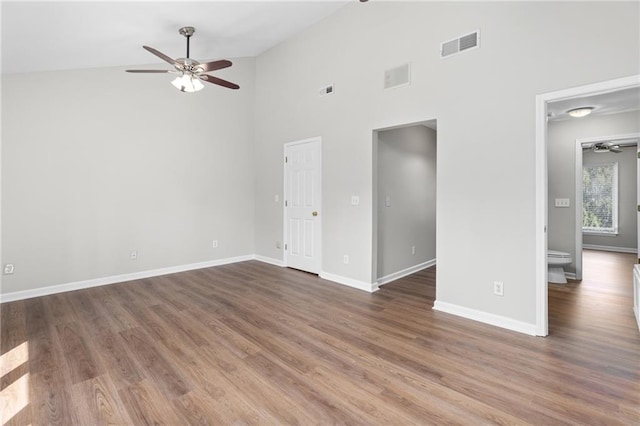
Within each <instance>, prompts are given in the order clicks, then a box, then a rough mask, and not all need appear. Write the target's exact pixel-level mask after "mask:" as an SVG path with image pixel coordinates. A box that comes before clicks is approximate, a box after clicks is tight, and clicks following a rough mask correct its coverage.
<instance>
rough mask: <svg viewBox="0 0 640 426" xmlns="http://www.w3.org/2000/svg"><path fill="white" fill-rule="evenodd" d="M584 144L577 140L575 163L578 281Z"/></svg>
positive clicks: (577, 271) (581, 236)
mask: <svg viewBox="0 0 640 426" xmlns="http://www.w3.org/2000/svg"><path fill="white" fill-rule="evenodd" d="M582 144H583V139H576V155H575V158H576V162H575V185H576V198H575V202H574V205H575V206H576V210H575V212H574V215H575V229H574V232H575V251H576V255H575V259H573V262H574V263H573V264H574V265H575V268H576V279H577V280H581V279H582V239H583V235H582V203H583V201H582V199H583V190H582V179H583V173H584V171H583V168H582V164H583V163H584V161H583V159H582Z"/></svg>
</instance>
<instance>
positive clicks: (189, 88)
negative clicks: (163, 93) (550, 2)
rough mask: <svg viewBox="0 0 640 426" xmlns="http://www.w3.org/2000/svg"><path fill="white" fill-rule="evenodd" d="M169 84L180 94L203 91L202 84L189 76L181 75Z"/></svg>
mask: <svg viewBox="0 0 640 426" xmlns="http://www.w3.org/2000/svg"><path fill="white" fill-rule="evenodd" d="M171 84H173V85H174V87H175V88H176V89H178V90H180V91H181V92H189V93H193V92H197V91H198V90H202V89H204V84H202V82H201V81H200V80H199V79H198V78H196V77H194V76H192V75H189V74H182V75H181V76H179V77H176V79H175V80H173V81H172V82H171Z"/></svg>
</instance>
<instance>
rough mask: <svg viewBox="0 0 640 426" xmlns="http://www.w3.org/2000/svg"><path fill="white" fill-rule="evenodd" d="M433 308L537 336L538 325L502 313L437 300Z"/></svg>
mask: <svg viewBox="0 0 640 426" xmlns="http://www.w3.org/2000/svg"><path fill="white" fill-rule="evenodd" d="M433 309H434V310H436V311H441V312H446V313H448V314H452V315H457V316H459V317H463V318H467V319H470V320H474V321H479V322H483V323H485V324H490V325H494V326H496V327H502V328H506V329H507V330H512V331H517V332H519V333H524V334H528V335H530V336H536V335H537V333H536V325H535V324H529V323H526V322H522V321H516V320H514V319H511V318H507V317H503V316H500V315H495V314H490V313H488V312H483V311H478V310H475V309H470V308H465V307H464V306H459V305H454V304H452V303H447V302H440V301H438V300H436V301H435V303H434V305H433Z"/></svg>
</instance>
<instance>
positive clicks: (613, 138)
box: [574, 133, 640, 280]
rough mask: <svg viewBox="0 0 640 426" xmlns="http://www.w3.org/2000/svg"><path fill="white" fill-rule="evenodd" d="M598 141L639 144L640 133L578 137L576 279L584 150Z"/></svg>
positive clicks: (579, 275) (579, 262) (579, 271)
mask: <svg viewBox="0 0 640 426" xmlns="http://www.w3.org/2000/svg"><path fill="white" fill-rule="evenodd" d="M597 142H619V143H620V145H621V146H638V143H639V142H640V133H628V134H623V135H610V136H596V137H589V138H580V139H576V169H575V170H576V198H575V200H576V201H575V203H574V204H575V206H576V212H575V213H576V229H575V236H576V248H575V250H576V257H575V265H576V280H581V279H582V240H583V238H582V167H583V158H582V151H583V146H584V145H587V144H592V143H597ZM638 176H640V170H636V180H637V179H638ZM636 197H637V195H636ZM636 202H637V204H638V205H640V199H637V200H636Z"/></svg>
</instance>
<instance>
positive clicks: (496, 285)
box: [493, 281, 504, 296]
mask: <svg viewBox="0 0 640 426" xmlns="http://www.w3.org/2000/svg"><path fill="white" fill-rule="evenodd" d="M493 294H495V295H497V296H504V283H503V282H502V281H494V282H493Z"/></svg>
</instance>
